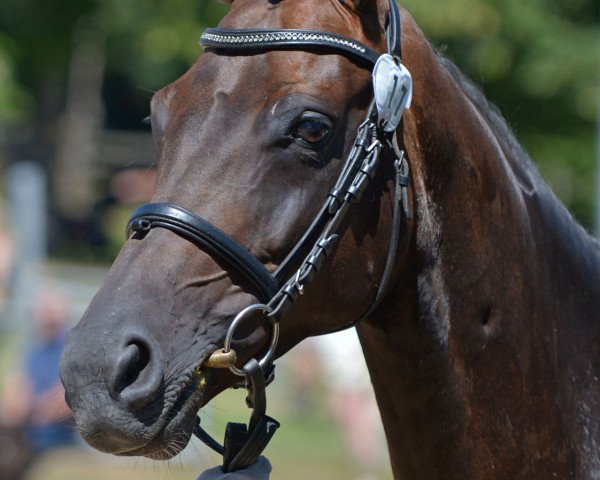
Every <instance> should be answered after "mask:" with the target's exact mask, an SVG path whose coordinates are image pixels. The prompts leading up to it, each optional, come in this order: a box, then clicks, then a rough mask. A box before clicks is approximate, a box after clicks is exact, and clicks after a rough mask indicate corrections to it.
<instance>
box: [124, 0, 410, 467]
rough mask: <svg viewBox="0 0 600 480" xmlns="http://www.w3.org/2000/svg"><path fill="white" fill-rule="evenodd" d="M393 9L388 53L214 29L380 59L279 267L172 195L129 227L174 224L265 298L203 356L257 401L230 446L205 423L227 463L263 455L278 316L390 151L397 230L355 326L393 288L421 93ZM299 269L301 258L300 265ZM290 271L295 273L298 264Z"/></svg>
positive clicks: (218, 41) (351, 44) (206, 39)
mask: <svg viewBox="0 0 600 480" xmlns="http://www.w3.org/2000/svg"><path fill="white" fill-rule="evenodd" d="M389 5H390V13H389V15H388V23H387V27H386V37H387V45H388V53H387V54H383V55H381V54H380V53H378V52H376V51H375V50H373V49H371V48H369V47H367V46H366V45H363V44H362V43H360V42H358V41H356V40H354V39H352V38H349V37H345V36H343V35H339V34H335V33H330V32H320V31H313V30H289V29H288V30H284V29H281V30H232V29H222V28H215V29H207V30H206V31H205V32H204V33H203V34H202V36H201V38H200V42H201V44H202V45H203V46H204V47H205V48H207V49H211V50H214V51H217V52H218V51H219V50H223V51H227V52H229V53H231V52H236V51H240V50H246V51H255V52H257V53H260V52H262V51H266V50H273V49H315V50H318V51H332V52H333V53H336V54H341V55H346V56H350V57H352V58H354V59H355V60H358V61H359V62H362V63H364V64H365V65H369V66H370V67H371V66H373V64H374V67H373V79H374V93H375V95H374V96H375V98H374V100H373V102H372V103H371V105H370V107H369V109H368V112H367V115H366V118H365V121H364V122H363V123H362V124H361V125H360V126H359V127H358V132H357V135H356V140H355V142H354V145H353V147H352V149H351V151H350V153H349V155H348V157H347V160H346V163H345V165H344V167H343V169H342V172H341V173H340V175H339V177H338V179H337V182H336V183H335V185H334V187H333V188H332V189H331V190H330V192H329V194H328V196H327V200H326V201H325V203H324V205H323V207H322V208H321V210H320V212H319V213H318V214H317V216H316V217H315V219H314V221H313V223H312V224H311V225H310V227H309V228H308V229H307V230H306V232H305V234H304V235H303V236H302V238H301V239H300V241H299V242H298V243H297V244H296V246H295V247H294V248H293V249H292V251H291V252H290V253H289V254H288V256H287V257H286V258H285V259H284V260H283V261H282V262H281V264H280V265H279V267H278V268H277V270H276V271H275V272H274V273H273V274H271V273H270V272H268V271H267V270H266V269H265V267H264V266H263V265H262V263H261V262H260V261H259V260H258V259H256V258H255V257H254V256H252V255H251V254H250V253H249V252H248V251H247V250H246V249H244V248H243V247H241V246H240V245H239V244H238V243H237V242H235V241H234V240H233V239H231V238H230V237H229V236H228V235H227V234H225V233H224V232H222V231H221V230H219V229H218V228H217V227H215V226H214V225H212V224H210V223H209V222H207V221H205V220H204V219H202V218H201V217H199V216H197V215H195V214H194V213H192V212H190V211H188V210H186V209H184V208H182V207H180V206H178V205H175V204H171V203H151V204H147V205H144V206H142V207H140V208H139V209H137V210H136V211H135V212H134V213H133V214H132V216H131V218H130V220H129V223H128V227H127V235H128V237H129V236H132V235H133V236H134V238H139V239H141V238H144V236H145V235H146V234H147V233H148V232H149V231H150V230H151V229H152V228H157V227H160V228H166V229H169V230H171V231H173V232H174V233H176V234H178V235H180V236H182V237H183V238H186V239H187V240H189V241H191V242H194V243H195V244H196V245H197V246H198V247H200V248H201V249H202V250H204V251H206V252H207V253H209V254H211V255H212V256H214V257H217V258H218V259H220V260H222V261H224V262H225V263H226V264H228V265H229V266H230V267H231V268H233V269H235V270H236V271H237V272H238V273H240V274H242V275H243V276H244V277H245V278H246V279H247V280H248V282H249V284H250V285H252V286H253V287H254V290H255V291H256V295H257V297H258V299H259V301H260V302H262V303H257V304H254V305H250V306H248V307H246V308H245V309H244V310H242V311H241V312H240V313H238V314H237V315H236V317H235V318H234V320H233V321H232V323H231V324H230V326H229V329H228V331H227V334H226V336H225V339H224V346H223V348H222V349H220V350H217V351H215V352H213V354H212V355H211V356H210V357H209V358H208V359H207V360H206V361H205V362H204V363H203V365H202V366H203V367H208V368H229V369H230V370H231V371H232V372H233V373H235V374H236V375H239V376H241V377H243V378H244V381H243V382H242V383H240V384H238V385H236V387H243V388H246V389H247V391H248V397H247V404H248V406H249V407H250V408H252V415H251V418H250V421H249V424H248V426H246V425H245V424H240V423H231V422H230V423H229V424H228V425H227V429H226V433H225V443H224V445H223V446H221V445H220V444H219V443H218V442H216V441H215V440H214V439H212V437H210V435H208V433H206V432H205V431H204V430H203V429H202V428H201V427H200V422H199V420H197V424H196V428H195V429H194V434H195V435H196V436H198V437H199V438H200V439H201V440H202V441H204V442H205V443H206V444H207V445H208V446H210V447H211V448H213V449H214V450H216V451H217V452H219V453H220V454H222V455H223V469H224V470H225V471H234V470H237V469H241V468H245V467H247V466H248V465H251V464H252V463H254V462H255V461H256V459H257V458H258V456H259V455H260V454H261V453H262V451H263V450H264V448H265V447H266V446H267V444H268V442H269V440H270V439H271V438H272V436H273V434H274V433H275V431H276V430H277V428H278V427H279V423H278V422H277V421H276V420H274V419H272V418H271V417H269V416H267V415H266V394H265V387H266V385H268V383H270V381H271V380H272V379H273V364H272V359H273V356H274V354H275V350H276V347H277V342H278V338H279V322H280V320H281V319H282V318H284V317H285V315H286V313H287V311H288V310H289V308H290V307H291V306H292V305H293V303H294V301H295V300H296V299H297V298H298V297H299V296H300V295H303V294H304V292H305V291H306V289H307V287H308V285H309V284H310V283H311V282H312V281H313V280H314V278H315V277H316V275H317V273H318V272H319V269H320V268H321V266H322V265H323V263H324V261H325V259H326V258H327V256H329V255H331V254H332V253H333V250H334V248H335V246H336V243H337V241H338V239H339V232H340V230H341V228H342V222H343V221H344V219H345V218H346V217H347V215H348V212H349V211H350V209H351V206H352V205H353V204H355V203H357V202H359V201H360V200H361V198H362V196H363V194H364V192H365V190H366V189H367V186H368V185H369V183H370V182H371V181H372V180H373V178H374V176H375V174H376V172H377V169H378V165H379V163H380V160H381V156H382V155H381V154H382V152H383V151H384V150H386V151H388V152H390V153H391V155H392V156H393V158H394V171H395V174H394V186H393V188H394V191H393V219H392V232H391V235H390V242H389V247H388V253H387V259H386V263H385V266H384V270H383V274H382V278H381V280H380V282H379V284H378V289H377V294H376V297H375V300H374V301H373V303H372V304H371V305H370V307H369V308H368V310H367V311H366V312H365V313H364V314H363V315H361V316H360V317H359V318H358V319H356V320H354V321H353V322H351V323H350V324H348V325H347V326H346V327H349V326H351V325H353V324H354V323H356V322H358V321H360V320H361V319H362V318H364V317H365V316H367V315H369V314H370V313H371V312H372V311H373V310H374V309H375V308H376V306H377V305H378V304H379V302H380V301H381V299H382V298H383V295H384V293H385V290H386V287H387V284H388V282H389V279H390V277H391V273H392V270H393V268H392V267H393V266H394V261H395V259H396V251H397V247H398V243H399V239H400V225H401V217H402V214H404V216H405V217H406V218H407V219H408V218H410V216H411V213H410V208H409V202H408V193H407V189H408V186H409V181H410V179H409V171H408V168H409V167H408V162H407V161H406V158H405V155H404V152H403V151H401V150H400V149H399V148H398V143H397V138H396V128H397V126H398V124H399V122H400V119H401V117H402V112H403V111H404V109H405V108H408V106H409V105H410V101H411V98H412V79H411V77H410V74H409V73H408V71H407V70H406V68H405V67H404V66H403V65H402V63H401V61H400V58H401V48H400V40H401V35H400V13H399V11H398V7H397V5H396V4H395V1H394V0H390V1H389ZM298 264H299V267H297V268H296V269H293V268H292V267H293V265H298ZM290 272H291V273H290ZM255 312H262V313H263V314H264V315H265V318H266V319H267V321H268V323H269V325H270V328H271V340H270V343H269V347H268V349H267V351H266V352H265V353H264V354H263V355H262V357H261V358H260V359H254V358H252V359H250V360H249V361H248V362H246V364H245V365H244V366H243V367H242V368H238V367H236V365H235V364H236V362H237V355H236V353H235V351H234V350H233V349H232V343H233V337H234V334H235V331H236V329H237V328H238V327H239V325H240V324H241V323H242V322H243V321H244V320H245V319H247V318H249V317H250V316H251V315H252V314H254V313H255Z"/></svg>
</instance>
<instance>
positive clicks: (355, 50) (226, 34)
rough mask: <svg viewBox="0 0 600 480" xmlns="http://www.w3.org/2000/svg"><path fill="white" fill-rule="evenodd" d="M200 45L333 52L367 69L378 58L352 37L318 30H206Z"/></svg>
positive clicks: (241, 48) (243, 48)
mask: <svg viewBox="0 0 600 480" xmlns="http://www.w3.org/2000/svg"><path fill="white" fill-rule="evenodd" d="M200 44H201V45H202V46H203V47H204V48H210V49H220V50H249V51H251V50H261V51H262V50H277V49H281V50H315V51H320V50H335V51H337V53H340V51H341V52H342V53H343V54H345V55H346V56H350V57H353V58H355V59H357V60H362V61H363V62H366V63H367V64H368V65H369V67H370V68H373V66H374V65H375V62H376V61H377V59H378V58H379V56H380V55H381V54H380V53H379V52H378V51H376V50H374V49H372V48H370V47H367V46H366V45H365V44H363V43H361V42H358V41H356V40H354V39H353V38H350V37H346V36H344V35H340V34H338V33H331V32H321V31H319V30H297V29H260V30H258V29H255V30H245V29H244V30H238V29H230V28H207V29H206V30H204V32H203V33H202V35H201V36H200Z"/></svg>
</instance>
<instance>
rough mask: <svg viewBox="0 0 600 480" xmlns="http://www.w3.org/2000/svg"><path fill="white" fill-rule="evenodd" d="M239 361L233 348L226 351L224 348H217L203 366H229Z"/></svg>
mask: <svg viewBox="0 0 600 480" xmlns="http://www.w3.org/2000/svg"><path fill="white" fill-rule="evenodd" d="M236 361H237V354H236V353H235V350H233V349H231V350H229V351H228V352H225V351H224V350H223V349H222V348H221V349H219V350H215V351H214V352H213V353H212V354H211V355H210V357H208V358H207V359H206V360H204V363H203V364H202V366H203V367H208V368H229V367H233V366H234V365H235V362H236Z"/></svg>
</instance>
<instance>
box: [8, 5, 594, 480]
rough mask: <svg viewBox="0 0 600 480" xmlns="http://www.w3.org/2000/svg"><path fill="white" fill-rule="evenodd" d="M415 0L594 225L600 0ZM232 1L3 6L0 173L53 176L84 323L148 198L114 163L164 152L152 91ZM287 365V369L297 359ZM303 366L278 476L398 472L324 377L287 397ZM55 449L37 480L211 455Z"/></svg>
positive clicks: (55, 221)
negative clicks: (301, 400)
mask: <svg viewBox="0 0 600 480" xmlns="http://www.w3.org/2000/svg"><path fill="white" fill-rule="evenodd" d="M257 1H258V0H257ZM285 1H290V2H292V1H293V0H285ZM402 3H403V5H404V6H405V7H406V8H407V9H408V10H409V11H410V12H411V13H412V15H413V16H414V17H415V19H416V20H417V22H418V23H419V24H420V25H421V27H422V28H423V30H424V31H425V33H426V34H427V36H428V37H429V38H430V40H431V41H432V43H433V44H434V46H435V47H436V48H437V49H438V50H440V51H441V52H442V53H443V54H444V55H446V56H448V57H450V58H451V59H452V60H454V61H455V62H456V63H457V64H458V65H459V66H460V67H461V68H462V69H463V70H464V71H465V72H466V73H467V74H468V75H469V76H470V77H471V78H472V79H473V80H474V81H475V82H476V83H477V84H479V85H481V87H482V88H483V90H484V91H485V93H486V95H487V96H488V98H489V99H490V100H491V101H492V102H494V103H495V104H497V105H498V106H499V108H500V109H501V111H502V112H503V114H504V115H505V117H506V118H507V120H508V122H509V123H510V125H511V126H512V127H513V129H514V130H515V132H516V134H517V137H518V138H519V139H520V141H521V142H522V143H523V144H524V146H525V148H526V149H527V150H528V151H529V152H530V155H531V157H532V159H533V160H534V161H535V162H536V163H537V165H538V166H539V168H540V170H541V172H542V175H543V176H544V177H545V178H546V180H547V181H548V182H549V183H550V184H551V186H552V187H553V189H554V190H555V191H556V192H557V194H558V195H559V196H560V197H561V198H562V200H563V201H564V202H565V204H566V205H567V206H568V207H569V209H570V210H571V211H572V212H573V214H574V215H575V217H576V218H577V219H578V220H579V221H580V222H581V223H582V224H583V225H584V226H585V227H586V228H587V229H591V228H592V224H593V218H594V175H595V160H594V158H595V146H596V122H597V113H598V106H599V99H598V91H599V78H598V74H599V73H600V65H599V63H600V48H599V46H600V38H599V36H598V33H599V32H598V18H599V14H600V0H528V1H522V0H446V1H444V2H439V1H436V0H406V1H404V2H402ZM226 10H227V6H226V5H225V4H223V3H220V2H218V1H216V0H194V1H190V0H186V1H183V0H46V1H44V2H42V1H39V0H37V1H36V0H2V1H1V2H0V173H4V172H7V171H8V170H10V168H11V166H12V165H15V164H17V163H18V162H22V161H24V160H25V161H31V162H34V163H35V164H36V165H38V166H39V167H40V168H41V170H42V171H43V172H44V173H45V175H46V176H47V187H48V195H47V201H48V204H47V207H46V210H47V213H48V219H47V222H48V225H47V229H46V231H47V234H48V236H47V243H46V246H47V247H48V252H49V261H48V262H47V264H46V266H45V267H44V269H43V271H42V272H41V273H40V276H41V278H43V280H42V281H43V282H46V283H50V284H53V283H58V284H59V285H60V287H61V288H63V289H64V290H67V291H69V293H70V296H71V300H72V301H73V303H74V305H75V307H74V311H75V312H76V313H75V314H74V315H73V318H72V320H73V321H74V320H76V317H77V315H78V314H80V313H81V310H82V309H83V308H84V307H85V304H86V303H87V302H88V301H89V299H90V297H91V294H93V291H94V290H95V289H96V288H97V287H98V285H99V283H100V282H101V279H102V277H103V276H104V274H105V272H106V265H108V264H109V263H110V261H111V260H112V259H113V258H114V256H115V255H116V252H117V251H118V249H119V248H120V246H121V244H122V242H123V236H124V232H123V230H124V225H125V220H126V218H127V216H128V214H129V212H130V211H131V209H132V205H133V204H135V203H137V202H138V201H140V198H136V197H135V196H134V197H128V198H122V197H121V196H119V193H118V191H117V190H116V189H115V188H114V179H115V174H117V173H118V172H121V171H124V170H128V169H135V168H139V169H141V170H142V171H143V170H144V169H147V168H149V167H151V166H152V164H153V162H154V157H153V147H152V141H151V136H150V132H149V128H148V126H147V125H146V124H145V123H144V122H143V119H144V118H145V117H146V116H147V115H148V113H149V100H150V98H151V96H152V94H153V92H154V91H156V90H157V89H159V88H161V87H162V86H164V85H166V84H167V83H169V82H171V81H173V80H174V79H176V78H177V77H178V76H179V75H181V74H182V73H183V72H184V71H185V70H186V69H188V68H189V66H190V65H191V64H192V62H193V61H194V60H195V59H196V58H197V56H198V55H199V54H200V53H201V49H200V47H199V46H198V43H197V41H198V37H199V35H200V32H201V31H202V30H203V29H204V28H205V27H207V26H214V25H216V24H217V23H218V22H219V19H220V18H221V17H222V16H223V15H224V13H225V12H226ZM1 178H2V179H4V177H1ZM140 181H142V183H143V180H140ZM7 190H8V188H7V186H6V183H5V182H4V180H3V181H2V183H1V184H0V233H2V229H6V227H7V224H8V223H10V222H7V220H6V218H4V217H6V216H7V214H6V212H5V210H6V208H4V206H3V203H2V200H1V197H4V196H6V195H7ZM0 240H2V238H0ZM16 242H17V243H18V239H17V240H16ZM2 245H3V244H1V243H0V254H1V253H3V252H2V250H1V249H2ZM0 257H1V255H0ZM82 263H87V264H88V265H87V266H83V265H82ZM1 264H2V262H1V258H0V267H1V266H2V265H1ZM89 264H93V265H98V264H99V265H100V266H99V267H97V266H94V267H92V266H90V265H89ZM2 273H3V272H2V269H1V268H0V277H2ZM0 280H2V278H0ZM9 284H10V282H9V281H7V280H3V281H2V282H0V290H2V289H4V290H6V291H7V292H8V293H6V292H4V293H3V292H1V291H0V312H1V311H2V309H3V308H5V307H6V305H7V304H9V303H10V285H9ZM5 297H6V298H5ZM7 298H8V300H7ZM5 310H7V311H9V312H10V308H8V309H6V308H5ZM0 320H2V316H1V315H0ZM7 324H11V322H8V323H7ZM13 324H14V322H13ZM0 326H2V322H1V321H0ZM21 334H22V331H21V330H19V329H16V330H14V329H11V328H8V329H6V328H5V329H0V354H1V355H0V360H2V363H0V367H1V368H0V380H1V379H2V377H3V375H4V374H5V373H7V371H8V370H10V369H11V368H12V365H13V364H14V363H15V362H16V360H14V359H16V358H18V356H19V354H20V352H19V351H18V348H19V345H21V343H22V342H21V343H20V342H19V341H13V340H14V339H15V338H17V337H19V336H20V335H21ZM292 354H293V352H292ZM282 368H283V371H284V372H285V371H286V370H285V369H286V368H287V367H286V366H285V363H284V365H283V367H282ZM282 377H284V378H287V379H288V383H287V385H286V384H285V382H284V381H282ZM293 377H294V375H293V374H290V375H283V376H280V378H279V379H278V382H275V385H274V388H275V390H274V393H273V396H274V400H273V410H274V411H275V412H278V413H277V414H276V416H278V418H279V419H280V420H282V421H283V422H284V428H283V429H282V431H281V432H280V433H278V435H277V436H276V437H275V441H274V443H273V445H272V446H271V447H270V450H269V451H268V452H269V455H270V456H271V459H272V460H273V461H274V462H275V463H276V468H277V462H279V465H285V467H284V469H285V474H284V473H283V472H282V471H281V468H282V467H281V466H280V467H279V468H280V470H279V474H278V475H276V476H275V478H287V479H295V478H298V479H299V478H329V479H334V478H340V479H341V478H390V473H389V468H388V467H387V466H385V465H384V466H382V469H381V471H380V472H376V474H377V475H378V476H377V477H359V476H358V475H359V473H360V472H359V470H358V469H357V468H358V467H357V465H356V462H355V461H354V459H353V458H352V454H349V453H348V451H347V450H346V449H345V448H344V446H343V442H342V434H341V433H340V431H339V430H338V427H336V424H335V422H334V420H333V418H332V415H331V412H330V409H329V405H328V400H327V396H328V393H327V391H326V389H325V388H324V386H323V384H322V383H319V381H317V382H316V383H315V384H314V385H316V387H315V388H316V390H315V393H314V398H313V399H312V400H311V402H312V403H311V405H312V407H313V408H311V409H309V410H305V411H299V410H297V409H293V408H292V409H290V408H288V406H289V404H290V401H291V400H290V399H291V397H290V395H291V394H290V393H289V392H290V391H292V392H293V386H292V385H291V384H290V381H291V380H290V379H291V378H293ZM277 385H279V386H277ZM286 388H287V390H286ZM296 393H297V392H296ZM231 395H234V394H230V393H228V394H226V395H225V396H223V398H222V399H220V400H219V401H220V402H222V403H220V404H218V405H220V406H217V407H214V408H215V410H214V413H210V412H211V411H210V410H209V414H210V415H213V416H214V423H215V429H216V431H215V433H217V432H218V435H220V431H221V429H222V428H223V426H224V423H225V421H226V420H228V419H230V417H231V415H232V414H233V415H237V416H239V417H240V418H244V419H245V416H246V415H247V412H246V411H245V409H243V407H241V405H242V402H241V401H240V399H235V400H234V399H233V397H231ZM192 450H200V455H199V457H200V458H202V459H204V460H205V461H204V462H201V463H200V465H204V466H207V465H210V464H214V463H215V462H216V461H215V459H214V457H212V456H211V455H209V454H208V453H207V451H206V450H205V449H201V448H200V447H198V446H193V447H192ZM57 458H58V460H57ZM57 458H54V459H53V458H52V457H50V458H48V459H47V461H46V462H45V463H41V464H40V465H38V466H37V467H36V469H35V470H34V471H33V472H32V477H31V478H45V479H48V478H49V479H67V478H69V479H70V478H73V479H76V478H77V479H80V478H87V479H90V480H94V479H96V478H97V479H104V478H145V479H147V480H150V479H153V478H161V479H162V478H194V475H195V474H197V473H199V471H200V470H201V468H200V466H199V464H198V462H197V460H189V458H196V457H195V456H194V455H193V454H192V456H191V457H186V458H187V459H184V460H181V461H179V460H175V461H173V462H172V463H171V464H170V465H167V466H166V467H165V466H156V465H154V464H148V463H147V462H145V461H138V462H135V463H134V464H133V465H132V464H131V463H126V464H123V463H120V462H116V463H115V462H114V461H113V460H111V462H110V463H106V457H100V456H97V455H95V454H92V453H91V452H89V451H85V450H84V451H75V452H70V453H69V454H68V455H66V456H65V455H62V454H61V456H59V457H57ZM179 462H181V463H179ZM186 465H187V466H186ZM277 471H278V470H276V472H277Z"/></svg>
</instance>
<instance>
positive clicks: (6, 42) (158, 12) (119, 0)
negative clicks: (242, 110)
mask: <svg viewBox="0 0 600 480" xmlns="http://www.w3.org/2000/svg"><path fill="white" fill-rule="evenodd" d="M257 1H258V0H257ZM265 1H266V0H265ZM290 1H293V0H290ZM402 3H403V4H404V5H405V6H406V8H407V9H408V10H409V11H410V12H411V14H412V15H413V16H414V17H415V19H416V20H417V22H418V23H419V24H420V25H421V27H422V28H423V30H424V31H425V33H426V34H427V35H428V37H429V38H430V39H432V41H433V43H434V44H435V45H436V46H438V48H440V49H441V50H443V52H444V54H445V55H447V56H449V57H451V58H452V59H453V60H454V61H456V63H457V64H458V65H459V66H460V67H461V68H463V69H464V70H465V71H466V72H467V73H468V74H469V75H470V76H471V77H472V78H473V79H474V80H475V81H476V83H478V84H480V85H482V87H483V89H484V90H485V92H486V94H487V95H488V97H489V98H490V99H491V100H492V101H493V102H495V103H496V104H498V105H499V106H500V108H501V110H502V111H503V112H504V114H505V116H506V117H507V119H508V121H509V123H510V124H511V125H512V126H513V128H514V129H515V131H516V132H517V135H518V137H519V139H520V140H521V141H522V142H523V143H524V145H525V147H526V148H527V149H528V151H529V152H530V153H531V155H532V157H533V158H534V160H535V161H536V162H538V163H539V165H540V167H541V170H542V172H543V173H544V175H545V176H546V177H547V178H548V180H549V181H550V183H551V184H552V185H553V187H554V188H555V189H556V191H557V192H558V193H559V194H560V195H561V196H562V198H563V200H564V201H565V202H566V203H567V204H568V206H569V207H570V208H571V209H572V210H573V211H574V213H575V214H576V216H577V217H578V218H579V220H580V221H582V222H583V223H584V224H585V225H587V226H589V225H590V224H591V219H592V211H593V205H592V198H593V194H592V193H593V168H594V148H595V147H594V145H595V141H594V131H595V119H596V115H597V110H598V98H597V96H598V72H599V71H600V66H599V63H600V61H599V50H600V49H599V48H598V46H599V44H600V43H599V38H598V32H597V30H598V22H597V18H598V10H599V1H598V0H528V1H526V2H524V1H522V0H445V1H444V2H438V1H437V0H404V1H403V2H402ZM226 9H227V7H226V5H224V4H223V3H221V2H219V1H216V0H192V1H190V0H168V1H167V0H55V1H53V2H40V1H35V0H2V2H0V126H2V125H3V124H6V123H7V122H11V121H14V120H17V119H22V118H24V117H26V115H27V114H28V113H29V114H32V113H36V115H37V116H39V111H40V109H42V108H43V101H44V100H43V98H44V95H45V94H44V93H43V92H44V87H43V84H44V83H45V84H48V83H49V82H52V81H54V82H55V83H56V82H57V80H56V79H57V78H58V79H59V81H60V79H62V81H63V84H64V83H65V79H66V71H67V68H68V61H69V58H70V55H71V51H72V47H73V43H74V41H76V39H77V32H78V31H80V30H82V29H90V28H91V29H95V30H97V31H99V32H101V33H102V34H103V35H104V37H105V38H106V42H107V72H108V74H109V75H113V76H117V77H118V78H120V79H123V80H124V81H125V82H126V83H128V84H129V85H133V86H134V87H135V89H137V90H139V92H143V95H144V96H143V98H141V100H140V102H143V103H144V104H145V103H147V98H148V97H149V96H150V94H149V93H148V90H150V91H151V90H156V89H158V88H160V87H161V86H163V85H165V84H167V83H169V82H171V81H172V80H174V79H175V78H177V77H178V76H179V75H180V74H181V73H183V72H184V71H185V70H186V69H187V68H189V66H190V65H191V64H192V63H193V62H194V60H195V58H196V57H197V56H198V55H199V53H200V47H199V46H198V43H197V40H198V36H199V34H200V32H201V31H202V29H203V28H205V27H206V26H208V25H215V24H216V23H218V21H219V19H220V18H221V17H222V15H223V14H224V13H225V12H226ZM134 93H135V92H134ZM46 96H47V94H46Z"/></svg>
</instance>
